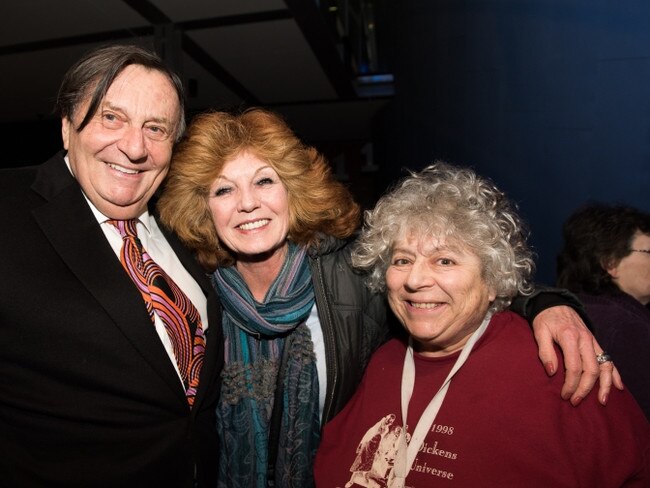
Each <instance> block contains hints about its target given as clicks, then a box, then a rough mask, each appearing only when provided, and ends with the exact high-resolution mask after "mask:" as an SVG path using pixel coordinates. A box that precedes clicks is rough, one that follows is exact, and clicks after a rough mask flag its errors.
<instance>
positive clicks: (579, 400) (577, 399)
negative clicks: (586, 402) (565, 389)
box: [571, 397, 582, 407]
mask: <svg viewBox="0 0 650 488" xmlns="http://www.w3.org/2000/svg"><path fill="white" fill-rule="evenodd" d="M581 401H582V397H576V398H575V399H574V400H571V405H573V406H574V407H576V406H577V405H578V404H579V403H580V402H581Z"/></svg>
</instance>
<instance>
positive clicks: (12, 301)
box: [0, 153, 223, 488]
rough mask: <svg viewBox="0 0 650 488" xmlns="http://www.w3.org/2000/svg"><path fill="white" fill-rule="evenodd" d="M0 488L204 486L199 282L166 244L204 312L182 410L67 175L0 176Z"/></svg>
mask: <svg viewBox="0 0 650 488" xmlns="http://www.w3.org/2000/svg"><path fill="white" fill-rule="evenodd" d="M0 229H1V230H0V485H1V486H3V487H13V486H16V487H21V488H24V487H31V486H43V487H48V488H50V487H56V486H65V487H73V486H79V487H84V488H87V487H103V486H106V487H130V486H134V487H135V486H138V487H147V486H152V487H153V486H155V487H156V488H162V487H174V488H176V487H186V486H188V487H189V486H191V483H192V481H191V480H192V478H193V476H194V472H195V469H197V470H198V476H199V479H200V480H201V481H202V483H201V484H203V485H208V484H209V483H208V482H209V481H211V479H212V477H213V474H214V471H213V468H214V467H215V466H214V465H215V464H216V463H215V460H216V459H217V455H216V452H215V451H216V449H217V445H216V443H217V441H216V435H215V424H214V403H215V401H216V397H217V395H218V376H219V372H220V370H221V366H222V363H223V339H222V335H221V311H220V307H219V304H218V301H217V298H216V295H215V294H214V292H213V289H212V287H211V284H210V282H209V280H207V279H206V276H205V274H204V273H203V271H202V270H201V269H200V267H199V266H198V265H197V264H196V262H195V261H194V260H193V258H192V256H191V255H190V254H189V253H188V252H187V250H185V249H184V248H183V247H182V245H181V244H180V242H179V241H178V240H177V239H176V238H175V237H174V236H172V235H169V233H167V234H166V236H167V238H168V240H169V242H170V244H171V246H172V247H173V248H174V250H175V252H176V253H177V254H178V256H179V258H180V259H181V262H182V263H183V265H184V266H185V267H186V268H187V269H188V271H189V272H190V273H191V274H192V276H193V277H194V278H195V279H196V281H197V282H198V283H199V284H200V286H201V287H202V288H203V291H204V292H205V294H206V296H207V298H208V315H209V330H208V334H207V346H206V356H205V362H204V365H203V369H202V372H201V378H200V386H199V389H198V393H197V397H196V400H195V405H194V407H193V408H192V409H191V410H190V408H189V407H188V405H187V401H186V399H185V394H184V391H183V388H182V385H181V384H180V381H179V379H178V376H177V374H176V372H175V370H174V367H173V365H172V364H171V362H170V360H169V357H168V356H167V354H166V352H165V350H164V348H163V346H162V344H161V342H160V339H159V337H158V335H157V334H156V332H155V330H154V327H153V326H152V324H151V319H150V318H149V316H148V315H147V312H146V310H145V307H144V303H143V301H142V298H141V297H140V295H139V293H138V291H137V290H136V288H135V287H134V285H133V283H132V282H131V280H130V279H129V277H128V276H127V274H126V273H125V271H124V269H123V268H122V266H121V264H120V262H119V260H118V259H116V256H115V253H114V252H113V250H112V249H111V247H110V245H109V244H108V242H107V240H106V238H105V236H104V234H103V232H102V230H101V228H100V226H99V225H98V224H97V220H96V219H95V217H94V216H93V214H92V211H91V210H90V208H89V207H88V205H87V203H86V201H85V200H84V197H83V194H82V192H81V189H80V187H79V185H78V184H77V182H76V180H75V179H74V178H73V177H72V176H71V175H70V172H69V171H68V169H67V168H66V166H65V162H64V160H63V153H60V154H57V155H56V156H54V157H53V158H52V159H50V160H49V161H47V162H46V163H45V164H43V165H42V166H39V167H35V168H23V169H14V170H6V171H0Z"/></svg>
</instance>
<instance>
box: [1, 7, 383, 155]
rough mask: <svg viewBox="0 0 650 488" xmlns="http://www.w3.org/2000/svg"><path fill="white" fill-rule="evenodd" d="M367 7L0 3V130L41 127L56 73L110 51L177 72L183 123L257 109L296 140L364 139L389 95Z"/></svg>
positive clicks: (373, 14)
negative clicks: (135, 47)
mask: <svg viewBox="0 0 650 488" xmlns="http://www.w3.org/2000/svg"><path fill="white" fill-rule="evenodd" d="M377 4H378V2H376V1H370V0H349V1H347V0H336V1H333V0H330V1H318V0H56V1H51V0H21V1H4V2H2V4H1V5H0V19H2V24H3V27H2V30H1V31H0V73H2V85H1V86H2V90H0V107H1V109H0V124H5V125H6V124H13V123H26V122H30V121H42V120H48V119H52V118H53V114H52V106H53V100H54V97H55V95H56V91H57V88H58V85H59V82H60V80H61V78H62V76H63V74H64V72H65V71H66V69H67V68H68V67H69V66H70V65H71V64H72V63H74V62H75V61H76V60H77V59H78V58H79V57H80V56H81V55H82V54H83V53H84V52H86V51H88V50H89V49H92V48H94V47H96V46H99V45H103V44H106V43H112V42H122V43H136V44H140V45H144V46H147V47H150V48H155V49H156V51H157V52H158V53H159V54H160V55H161V56H162V57H163V58H164V59H165V61H166V62H168V63H169V64H170V65H172V66H173V67H174V69H175V70H176V71H177V72H178V73H179V74H181V77H182V78H183V81H184V83H185V86H186V88H187V94H188V103H187V108H188V116H190V117H191V115H192V114H193V113H196V112H200V111H204V110H209V109H226V110H232V109H241V108H245V107H248V106H255V105H259V106H265V107H268V108H270V109H272V110H275V111H277V112H280V113H281V114H283V115H284V116H285V118H286V119H287V121H288V122H289V123H290V124H291V125H292V127H293V128H294V129H295V130H296V131H297V132H298V133H299V134H300V135H301V136H302V137H303V138H305V139H306V140H308V141H311V142H314V143H317V142H319V141H320V142H324V143H327V141H367V140H368V139H369V138H370V127H371V126H370V122H371V120H372V118H373V116H374V115H375V113H376V112H377V111H378V110H380V109H381V107H382V106H383V105H385V104H386V103H387V101H388V100H389V99H390V97H391V95H392V90H393V88H392V76H391V75H390V73H389V70H388V68H387V67H386V63H385V62H384V61H382V58H381V57H380V56H379V54H378V45H379V44H380V43H379V42H378V36H377V18H378V13H379V10H378V8H377Z"/></svg>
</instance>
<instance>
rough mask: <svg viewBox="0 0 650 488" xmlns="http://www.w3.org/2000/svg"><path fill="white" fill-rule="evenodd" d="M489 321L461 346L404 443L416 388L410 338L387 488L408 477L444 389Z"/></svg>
mask: <svg viewBox="0 0 650 488" xmlns="http://www.w3.org/2000/svg"><path fill="white" fill-rule="evenodd" d="M491 318H492V313H491V312H488V314H487V315H486V316H485V318H484V319H483V322H482V323H481V325H480V326H479V327H478V329H476V330H475V331H474V333H473V334H472V335H471V336H470V338H469V340H468V341H467V343H466V344H465V346H463V350H462V351H461V353H460V355H459V356H458V359H456V363H455V364H454V367H453V368H451V371H450V372H449V374H448V375H447V378H446V379H445V381H444V382H443V384H442V386H441V387H440V389H439V390H438V392H437V393H436V394H435V395H434V396H433V398H432V399H431V401H430V402H429V405H427V408H425V409H424V412H423V413H422V416H421V417H420V420H418V423H417V425H416V426H415V430H414V431H413V435H412V436H411V440H410V442H408V443H407V442H406V426H407V423H406V416H407V414H408V409H409V403H410V402H411V396H412V395H413V387H414V385H415V362H414V360H413V345H412V341H411V340H410V339H409V346H408V348H407V349H406V355H405V356H404V369H403V370H402V431H401V432H400V437H399V439H398V444H397V446H398V447H397V452H396V453H395V464H394V465H393V475H392V476H391V479H389V481H388V486H389V487H390V488H403V487H404V482H405V480H406V477H407V476H408V473H409V471H410V470H411V466H412V465H413V461H415V456H416V455H417V453H418V451H419V450H420V446H422V443H423V442H424V439H425V437H426V435H427V432H428V431H429V428H430V427H431V425H433V422H434V420H435V419H436V415H438V411H439V410H440V407H441V406H442V402H443V401H444V400H445V396H446V395H447V390H448V389H449V384H450V383H451V379H452V378H453V377H454V375H455V374H456V372H457V371H458V370H459V369H460V368H461V367H462V366H463V364H465V361H467V357H468V356H469V353H470V352H472V348H473V347H474V344H476V341H478V340H479V338H480V337H481V336H482V335H483V332H485V329H487V326H488V324H489V323H490V319H491Z"/></svg>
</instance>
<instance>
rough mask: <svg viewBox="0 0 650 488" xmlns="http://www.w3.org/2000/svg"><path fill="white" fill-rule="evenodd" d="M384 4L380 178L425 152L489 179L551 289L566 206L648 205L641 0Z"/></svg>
mask: <svg viewBox="0 0 650 488" xmlns="http://www.w3.org/2000/svg"><path fill="white" fill-rule="evenodd" d="M390 3H391V4H392V6H391V7H390V9H391V19H392V24H391V25H392V32H391V37H392V39H393V44H392V52H391V57H392V60H393V66H394V73H395V77H396V91H397V94H396V97H395V99H394V101H393V102H392V104H391V105H390V106H389V108H388V109H387V110H386V111H385V112H384V113H383V114H382V115H381V117H380V118H379V119H378V120H377V128H376V129H377V130H376V132H375V134H376V137H375V145H376V148H377V150H376V152H375V154H376V159H377V162H378V163H380V165H381V167H382V172H383V176H384V178H386V181H391V180H393V179H394V178H396V177H398V176H400V175H401V174H403V172H400V168H403V167H409V168H420V167H422V166H424V165H426V164H428V163H430V162H432V161H433V160H434V159H446V160H447V161H449V162H453V163H457V164H463V165H468V166H472V167H474V168H475V169H476V170H477V171H478V172H479V173H480V174H482V175H485V176H489V177H491V178H492V179H493V180H494V181H495V182H496V183H497V185H498V186H499V187H501V188H502V189H504V190H505V191H506V192H507V193H508V194H509V195H510V197H511V198H512V199H513V200H515V201H516V202H517V203H518V204H519V207H520V210H521V213H522V215H523V216H524V217H525V218H526V220H527V221H528V222H529V224H530V226H531V229H532V237H531V244H532V245H533V247H534V248H535V250H536V251H537V253H538V255H539V260H538V275H537V278H538V280H539V281H543V282H547V283H552V282H553V281H554V280H555V255H556V254H557V252H558V250H559V248H560V246H561V241H562V240H561V226H562V222H563V221H564V219H565V218H566V217H567V216H568V215H569V213H571V211H572V210H573V209H574V208H575V207H577V206H578V205H580V204H581V203H583V202H585V201H587V200H598V201H604V202H622V203H626V204H629V205H633V206H637V207H640V208H643V209H645V210H647V211H650V1H649V0H632V1H630V0H608V1H605V0H586V1H574V0H545V1H541V0H538V1H527V0H494V1H478V0H473V1H472V0H466V1H462V0H449V1H437V0H400V1H396V2H390Z"/></svg>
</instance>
